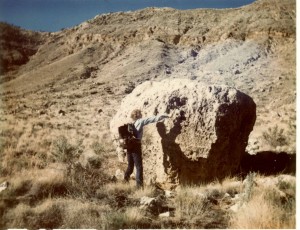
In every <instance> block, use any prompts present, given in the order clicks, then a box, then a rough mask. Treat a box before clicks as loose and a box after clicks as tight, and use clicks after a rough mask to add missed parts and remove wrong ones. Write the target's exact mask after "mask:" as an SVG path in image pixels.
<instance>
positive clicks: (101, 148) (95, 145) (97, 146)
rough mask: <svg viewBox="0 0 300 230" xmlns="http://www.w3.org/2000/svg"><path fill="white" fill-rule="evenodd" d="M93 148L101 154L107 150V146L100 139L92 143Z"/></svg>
mask: <svg viewBox="0 0 300 230" xmlns="http://www.w3.org/2000/svg"><path fill="white" fill-rule="evenodd" d="M91 148H92V149H93V150H94V152H95V153H96V154H97V155H101V154H103V153H104V152H105V147H104V146H103V145H102V144H101V143H99V142H98V141H94V142H93V143H92V145H91Z"/></svg>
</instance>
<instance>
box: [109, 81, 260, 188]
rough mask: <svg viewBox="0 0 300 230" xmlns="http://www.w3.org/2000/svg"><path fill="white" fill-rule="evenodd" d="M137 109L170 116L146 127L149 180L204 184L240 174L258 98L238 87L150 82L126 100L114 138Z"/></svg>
mask: <svg viewBox="0 0 300 230" xmlns="http://www.w3.org/2000/svg"><path fill="white" fill-rule="evenodd" d="M135 108H138V109H141V110H142V113H143V115H144V117H149V116H153V115H154V114H168V115H169V117H170V118H169V119H167V120H165V122H159V123H157V124H156V125H154V124H151V125H148V126H146V127H145V129H144V137H143V159H144V173H145V174H146V175H145V177H146V178H147V177H148V178H153V179H155V180H156V181H157V182H161V183H162V182H169V183H175V184H177V183H198V182H205V181H211V180H214V179H216V178H223V177H225V176H227V175H230V174H232V173H235V172H236V171H237V170H238V168H239V165H240V162H241V158H242V156H243V154H244V152H245V148H246V146H247V142H248V136H249V134H250V132H251V131H252V128H253V125H254V123H255V119H256V105H255V103H254V102H253V100H252V99H251V98H250V97H249V96H247V95H246V94H244V93H242V92H240V91H238V90H236V89H234V88H231V87H227V86H208V85H203V83H200V82H197V81H192V80H187V79H176V80H164V81H162V82H146V83H144V84H141V85H139V86H138V87H136V88H135V89H134V91H133V92H132V93H131V94H129V95H128V96H127V97H126V98H125V99H124V100H123V101H122V104H121V107H120V109H119V110H118V112H117V114H116V115H115V116H114V117H113V119H112V121H111V124H110V129H111V132H112V134H113V136H114V138H116V137H117V127H118V126H120V125H122V124H124V123H127V122H130V118H129V117H130V113H131V111H132V110H133V109H135Z"/></svg>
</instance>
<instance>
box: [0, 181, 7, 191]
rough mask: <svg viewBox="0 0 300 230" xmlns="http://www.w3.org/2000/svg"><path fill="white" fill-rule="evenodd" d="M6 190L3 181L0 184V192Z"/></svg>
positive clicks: (5, 184) (5, 182) (5, 183)
mask: <svg viewBox="0 0 300 230" xmlns="http://www.w3.org/2000/svg"><path fill="white" fill-rule="evenodd" d="M7 188H8V182H7V181H4V182H3V183H2V184H0V192H2V191H4V190H5V189H7Z"/></svg>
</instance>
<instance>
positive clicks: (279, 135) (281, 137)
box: [262, 125, 288, 148]
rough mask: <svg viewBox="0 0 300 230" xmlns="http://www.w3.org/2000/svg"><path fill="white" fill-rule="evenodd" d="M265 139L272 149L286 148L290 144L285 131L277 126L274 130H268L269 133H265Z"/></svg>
mask: <svg viewBox="0 0 300 230" xmlns="http://www.w3.org/2000/svg"><path fill="white" fill-rule="evenodd" d="M262 136H263V139H264V140H265V141H266V142H267V143H268V144H269V145H270V146H272V147H274V148H276V147H277V146H284V145H286V144H287V143H288V141H287V137H286V135H285V134H284V130H283V129H279V128H278V126H277V125H276V126H275V127H273V128H268V131H265V132H263V135H262Z"/></svg>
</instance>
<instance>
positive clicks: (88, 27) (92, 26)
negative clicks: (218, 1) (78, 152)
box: [0, 0, 296, 153]
mask: <svg viewBox="0 0 300 230" xmlns="http://www.w3.org/2000/svg"><path fill="white" fill-rule="evenodd" d="M295 18H296V12H295V1H293V0H284V1H278V0H276V1H271V0H258V1H256V2H255V3H253V4H251V5H248V6H245V7H241V8H237V9H225V10H213V9H196V10H182V11H181V10H175V9H171V8H147V9H144V10H139V11H135V12H120V13H112V14H104V15H98V16H96V17H95V18H93V19H91V20H89V21H86V22H83V23H82V24H80V25H78V26H75V27H73V28H69V29H65V30H63V31H59V32H56V33H49V34H46V35H45V34H42V33H34V38H37V40H36V41H37V42H34V43H24V44H25V46H26V48H27V49H28V50H31V51H30V52H29V54H30V55H31V54H33V55H32V56H30V55H28V56H26V57H27V58H28V57H29V56H30V58H29V60H28V61H27V60H26V61H22V62H15V63H14V64H12V65H8V66H7V67H5V66H4V67H5V69H6V70H11V69H15V64H22V65H20V66H19V67H18V69H17V71H13V72H12V71H10V72H8V73H5V74H4V76H2V77H4V78H6V79H7V76H9V79H12V80H10V81H8V82H5V83H2V84H1V85H0V87H1V123H0V125H1V128H2V129H3V130H21V131H20V132H21V134H20V139H19V140H18V141H17V143H16V148H18V150H19V151H21V152H22V151H23V152H26V151H29V150H30V151H33V152H37V153H39V152H41V151H45V152H47V151H48V148H49V146H50V145H47V144H45V143H51V141H52V140H53V139H55V138H56V137H57V136H59V135H61V134H63V135H65V136H67V137H68V138H70V140H77V139H84V140H83V144H84V146H85V148H89V146H90V145H91V143H93V142H94V141H95V140H99V141H100V142H102V143H111V140H110V135H109V122H110V120H111V118H112V116H113V115H114V114H115V113H116V111H117V110H118V107H119V106H120V101H121V99H122V98H123V97H124V96H126V95H127V94H129V93H130V92H131V91H132V90H133V89H134V88H135V87H136V86H137V85H139V84H141V83H143V82H145V81H149V80H151V81H159V80H162V79H166V78H189V79H197V80H198V81H200V82H203V83H208V84H212V85H214V84H216V85H220V84H225V85H228V86H232V87H235V88H237V89H238V90H240V91H242V92H244V93H246V94H248V95H249V96H251V97H252V98H253V100H254V102H255V103H256V105H257V119H256V124H255V126H254V130H253V132H252V133H251V135H250V140H249V143H248V147H247V150H248V151H249V152H251V153H255V152H259V151H263V150H276V151H286V152H290V153H294V152H295V114H296V112H295V98H296V83H295V82H296V73H295V69H296V64H295V63H296V62H295V58H296V53H295V41H296V38H295V27H296V24H295ZM3 33H5V31H3ZM5 36H6V35H5V34H2V37H5ZM8 36H10V35H8ZM40 42H42V44H40ZM2 44H4V46H5V47H6V48H7V49H6V50H7V51H5V52H13V51H15V50H16V49H15V48H14V47H11V48H10V47H8V46H7V45H5V44H6V43H3V42H2ZM22 44H23V43H22ZM26 44H27V45H26ZM5 57H6V55H5ZM24 60H25V59H24ZM275 127H278V129H277V130H280V129H283V132H282V133H281V134H280V132H279V131H276V132H277V133H276V132H275V131H274V130H275ZM268 128H270V130H268ZM264 133H265V135H268V134H269V135H271V136H276V135H277V136H279V137H278V138H279V139H280V138H281V139H280V140H282V139H284V141H281V142H280V141H279V142H278V143H275V144H271V143H270V142H268V141H265V139H264V138H262V136H263V134H264ZM2 136H3V135H2ZM275 139H276V138H275ZM275 142H276V140H275Z"/></svg>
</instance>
